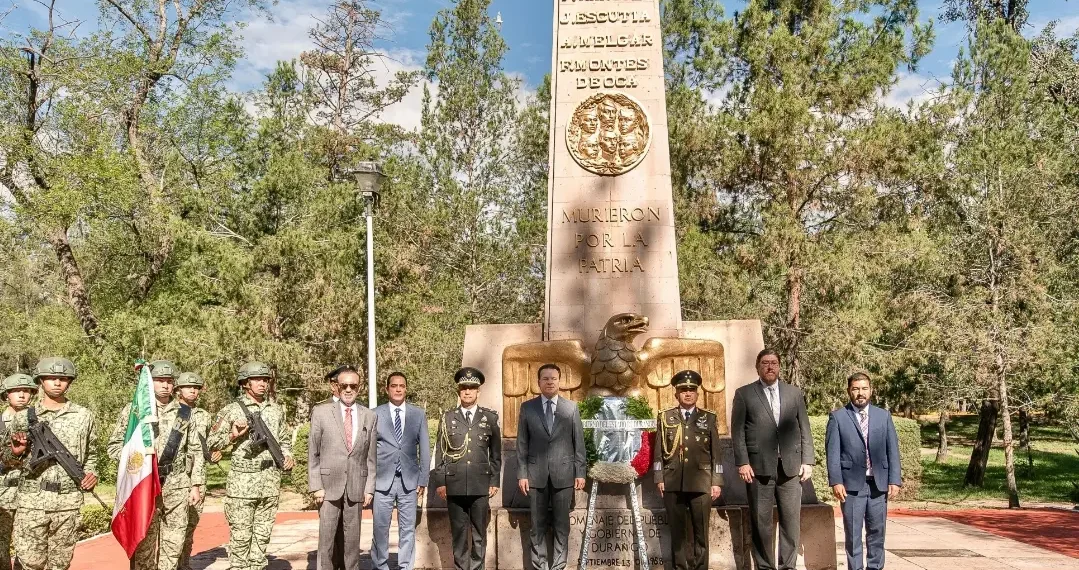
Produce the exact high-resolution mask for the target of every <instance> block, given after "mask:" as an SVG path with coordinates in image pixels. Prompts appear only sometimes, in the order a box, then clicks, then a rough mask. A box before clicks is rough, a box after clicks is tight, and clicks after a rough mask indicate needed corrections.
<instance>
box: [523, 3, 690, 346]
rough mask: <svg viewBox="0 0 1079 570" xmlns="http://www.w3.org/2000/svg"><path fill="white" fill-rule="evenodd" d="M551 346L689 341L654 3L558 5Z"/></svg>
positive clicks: (549, 312) (549, 232)
mask: <svg viewBox="0 0 1079 570" xmlns="http://www.w3.org/2000/svg"><path fill="white" fill-rule="evenodd" d="M555 12H556V13H555V23H554V46H553V52H554V54H553V68H552V70H551V98H552V104H551V146H550V157H551V158H550V161H551V162H550V163H551V167H550V171H549V174H548V180H549V182H548V192H547V195H548V204H547V206H548V224H549V225H548V229H547V252H548V255H547V299H546V300H547V303H546V311H545V321H544V337H545V340H556V339H566V338H581V339H587V340H588V341H591V340H592V339H593V338H594V337H595V336H596V334H597V333H598V332H599V330H600V329H601V328H602V327H603V325H604V323H605V322H606V321H607V319H608V318H609V317H610V316H611V315H614V314H617V313H638V314H641V315H644V316H646V317H648V319H649V335H650V336H658V337H678V336H680V335H681V334H682V310H681V306H680V304H679V294H678V260H677V255H676V253H675V235H674V211H673V210H674V208H673V201H672V197H671V165H670V153H669V150H668V142H667V103H666V99H665V94H664V93H665V92H664V78H663V52H662V49H663V42H662V37H661V35H660V26H659V6H658V1H657V0H607V1H603V0H591V1H566V0H560V1H557V2H555Z"/></svg>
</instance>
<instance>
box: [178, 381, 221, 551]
mask: <svg viewBox="0 0 1079 570" xmlns="http://www.w3.org/2000/svg"><path fill="white" fill-rule="evenodd" d="M202 386H203V382H202V377H200V376H199V375H198V374H195V373H194V372H184V373H183V374H180V377H179V378H177V379H176V396H177V398H178V399H179V402H180V403H181V404H184V405H186V406H187V407H189V408H191V423H192V424H194V427H195V434H196V436H197V437H198V439H199V444H200V447H201V449H202V461H203V465H204V466H205V465H206V464H207V463H217V462H218V461H220V460H221V452H220V451H211V450H210V448H209V445H208V438H209V437H210V423H211V422H212V421H213V418H212V417H210V412H208V411H206V410H204V409H202V408H199V407H196V406H195V404H196V403H197V402H198V400H199V393H200V392H202ZM190 452H191V457H190V458H191V461H190V463H188V465H191V466H194V463H195V458H194V454H195V453H196V452H197V450H196V449H195V448H194V447H192V448H191V449H190ZM206 469H209V467H206ZM205 501H206V490H205V488H203V490H202V493H200V494H199V499H198V501H196V502H195V503H194V504H192V505H189V506H188V508H187V532H186V534H185V536H184V546H183V548H182V549H181V551H180V562H179V563H178V564H177V565H176V568H177V569H178V570H191V546H192V539H193V537H194V536H195V527H197V526H198V525H199V519H200V518H202V506H203V503H204V502H205Z"/></svg>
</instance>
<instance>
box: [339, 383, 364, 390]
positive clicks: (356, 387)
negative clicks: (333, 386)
mask: <svg viewBox="0 0 1079 570" xmlns="http://www.w3.org/2000/svg"><path fill="white" fill-rule="evenodd" d="M337 388H338V389H339V390H341V391H342V392H344V391H345V390H359V389H360V385H359V384H338V385H337Z"/></svg>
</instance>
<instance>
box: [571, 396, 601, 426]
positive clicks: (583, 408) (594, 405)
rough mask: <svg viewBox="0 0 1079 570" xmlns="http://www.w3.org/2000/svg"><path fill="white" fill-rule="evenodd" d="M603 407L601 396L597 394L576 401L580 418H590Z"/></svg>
mask: <svg viewBox="0 0 1079 570" xmlns="http://www.w3.org/2000/svg"><path fill="white" fill-rule="evenodd" d="M602 407H603V398H601V397H599V396H589V397H587V398H585V399H584V400H581V401H580V402H577V409H578V410H579V411H580V413H581V419H582V420H591V419H594V418H595V417H596V414H598V413H599V409H600V408H602Z"/></svg>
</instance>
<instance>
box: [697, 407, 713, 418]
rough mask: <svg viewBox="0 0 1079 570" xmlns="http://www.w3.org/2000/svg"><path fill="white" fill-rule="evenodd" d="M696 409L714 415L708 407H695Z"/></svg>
mask: <svg viewBox="0 0 1079 570" xmlns="http://www.w3.org/2000/svg"><path fill="white" fill-rule="evenodd" d="M697 409H698V410H700V411H702V412H704V413H706V414H709V415H713V416H714V415H716V413H715V412H713V411H712V410H708V409H705V408H697Z"/></svg>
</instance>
